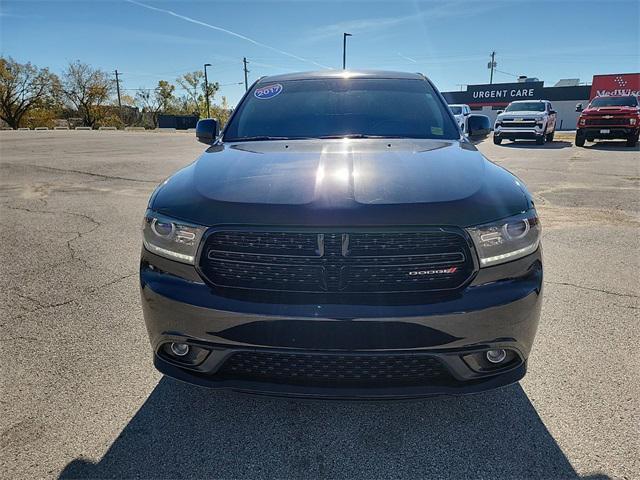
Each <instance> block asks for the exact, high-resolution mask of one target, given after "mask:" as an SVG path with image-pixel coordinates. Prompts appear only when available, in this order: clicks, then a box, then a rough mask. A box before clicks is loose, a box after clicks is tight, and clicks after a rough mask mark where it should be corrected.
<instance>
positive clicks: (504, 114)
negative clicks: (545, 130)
mask: <svg viewBox="0 0 640 480" xmlns="http://www.w3.org/2000/svg"><path fill="white" fill-rule="evenodd" d="M544 114H545V112H531V111H529V112H528V111H526V110H523V111H520V110H518V111H513V112H502V113H501V114H500V115H498V118H504V117H540V116H543V115H544Z"/></svg>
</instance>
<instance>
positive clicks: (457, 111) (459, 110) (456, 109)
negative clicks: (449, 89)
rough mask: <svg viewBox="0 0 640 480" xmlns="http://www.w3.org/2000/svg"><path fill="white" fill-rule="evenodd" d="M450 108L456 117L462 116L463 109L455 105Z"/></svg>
mask: <svg viewBox="0 0 640 480" xmlns="http://www.w3.org/2000/svg"><path fill="white" fill-rule="evenodd" d="M449 108H450V109H451V111H452V112H453V114H454V115H462V107H456V106H455V105H450V106H449Z"/></svg>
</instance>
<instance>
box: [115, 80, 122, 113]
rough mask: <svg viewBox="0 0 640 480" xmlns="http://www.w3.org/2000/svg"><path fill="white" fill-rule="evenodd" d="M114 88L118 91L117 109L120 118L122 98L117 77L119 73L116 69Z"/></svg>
mask: <svg viewBox="0 0 640 480" xmlns="http://www.w3.org/2000/svg"><path fill="white" fill-rule="evenodd" d="M115 73H116V90H117V92H118V111H119V112H120V120H122V100H121V99H120V77H118V75H119V73H118V70H116V72H115Z"/></svg>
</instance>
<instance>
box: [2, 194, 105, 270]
mask: <svg viewBox="0 0 640 480" xmlns="http://www.w3.org/2000/svg"><path fill="white" fill-rule="evenodd" d="M3 206H4V207H6V208H8V209H10V210H18V211H22V212H28V213H43V214H46V215H60V214H62V215H69V216H72V217H77V218H82V219H84V220H87V221H89V222H91V223H92V224H93V225H92V226H91V228H89V229H88V230H84V231H83V230H75V231H72V232H69V233H72V234H73V235H74V237H73V238H71V239H69V240H67V250H68V251H69V256H70V258H71V260H72V261H73V260H77V261H79V262H81V263H82V264H83V265H84V266H85V267H86V268H91V266H90V265H89V264H88V262H87V261H86V260H85V259H84V258H82V257H79V256H78V252H77V251H76V249H75V248H74V246H73V243H74V242H76V241H77V240H79V239H80V238H82V237H83V236H84V235H87V234H89V233H91V232H93V231H95V230H97V229H98V228H100V227H101V226H102V224H101V223H100V222H99V221H98V220H96V219H95V218H93V217H92V216H91V215H86V214H84V213H77V212H69V211H67V210H63V211H60V212H56V211H51V210H34V209H31V208H27V207H14V206H12V205H8V204H6V203H5V204H3Z"/></svg>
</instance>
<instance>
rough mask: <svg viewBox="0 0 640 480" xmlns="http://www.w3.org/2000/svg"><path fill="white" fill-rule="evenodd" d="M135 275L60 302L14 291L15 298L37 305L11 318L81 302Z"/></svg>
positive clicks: (104, 284) (107, 283)
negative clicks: (45, 300)
mask: <svg viewBox="0 0 640 480" xmlns="http://www.w3.org/2000/svg"><path fill="white" fill-rule="evenodd" d="M137 274H138V272H137V271H136V272H133V273H128V274H126V275H121V276H119V277H116V278H114V279H113V280H109V281H108V282H105V283H102V284H100V285H96V286H93V287H89V288H88V289H87V290H86V292H84V293H83V294H81V295H76V296H75V297H72V298H69V299H67V300H63V301H61V302H53V303H43V302H41V301H40V300H38V299H35V298H33V297H32V296H30V295H25V294H23V293H20V292H17V291H15V290H14V291H13V293H14V294H15V295H16V296H18V297H20V298H23V299H25V300H29V301H31V302H33V303H35V304H36V305H37V307H36V308H34V309H32V310H29V311H27V312H25V313H23V314H20V315H16V316H15V317H13V318H16V319H18V318H22V317H24V316H25V315H27V314H31V313H36V312H40V311H43V310H49V309H52V308H58V307H62V306H64V305H69V304H70V303H73V302H75V301H78V300H81V299H82V298H84V297H85V296H87V295H91V294H93V293H95V292H97V291H99V290H101V289H103V288H105V287H109V286H111V285H115V284H116V283H119V282H122V281H123V280H126V279H128V278H131V277H134V276H136V275H137Z"/></svg>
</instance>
